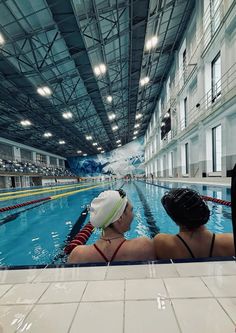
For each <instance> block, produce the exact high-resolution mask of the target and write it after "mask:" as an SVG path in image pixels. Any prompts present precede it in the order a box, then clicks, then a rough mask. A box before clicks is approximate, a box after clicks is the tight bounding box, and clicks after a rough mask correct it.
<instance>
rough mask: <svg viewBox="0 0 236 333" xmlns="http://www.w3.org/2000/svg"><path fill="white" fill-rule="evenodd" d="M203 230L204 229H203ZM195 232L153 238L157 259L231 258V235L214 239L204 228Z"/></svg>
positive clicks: (221, 235)
mask: <svg viewBox="0 0 236 333" xmlns="http://www.w3.org/2000/svg"><path fill="white" fill-rule="evenodd" d="M203 228H204V227H203ZM203 228H200V230H198V231H195V232H190V231H187V232H183V231H182V232H180V233H179V236H180V237H177V235H167V234H159V235H157V236H156V237H155V238H154V247H155V252H156V255H157V257H158V258H159V259H185V258H192V257H194V258H204V257H221V256H233V254H234V242H233V235H232V234H217V235H215V237H214V234H212V233H211V232H210V231H209V230H207V229H206V228H204V229H203Z"/></svg>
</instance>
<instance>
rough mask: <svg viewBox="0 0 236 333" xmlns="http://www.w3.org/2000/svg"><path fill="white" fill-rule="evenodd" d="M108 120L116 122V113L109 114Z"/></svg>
mask: <svg viewBox="0 0 236 333" xmlns="http://www.w3.org/2000/svg"><path fill="white" fill-rule="evenodd" d="M108 118H109V120H114V119H116V115H115V113H111V114H109V115H108Z"/></svg>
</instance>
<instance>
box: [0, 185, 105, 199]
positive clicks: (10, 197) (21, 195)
mask: <svg viewBox="0 0 236 333" xmlns="http://www.w3.org/2000/svg"><path fill="white" fill-rule="evenodd" d="M99 184H103V183H99ZM88 185H90V183H89V184H83V185H77V186H73V187H75V188H78V187H85V186H88ZM100 186H101V185H100ZM70 188H71V187H69V188H67V187H66V188H63V189H61V188H57V189H51V190H43V191H37V192H34V193H32V194H28V193H26V194H18V195H14V196H7V197H5V198H0V201H8V200H14V199H18V198H23V197H30V196H32V195H39V194H41V193H50V192H58V191H65V190H67V189H70Z"/></svg>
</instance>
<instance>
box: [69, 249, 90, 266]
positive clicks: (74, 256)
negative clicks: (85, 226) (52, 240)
mask: <svg viewBox="0 0 236 333" xmlns="http://www.w3.org/2000/svg"><path fill="white" fill-rule="evenodd" d="M90 248H91V246H88V245H78V246H76V247H75V248H74V250H73V251H72V252H71V253H70V255H69V258H68V263H69V264H76V263H79V262H80V263H81V262H85V261H86V260H87V257H88V255H89V253H90Z"/></svg>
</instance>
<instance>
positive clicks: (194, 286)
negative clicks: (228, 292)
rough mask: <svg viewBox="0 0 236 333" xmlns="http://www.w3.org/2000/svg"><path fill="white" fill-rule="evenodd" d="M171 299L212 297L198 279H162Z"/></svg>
mask: <svg viewBox="0 0 236 333" xmlns="http://www.w3.org/2000/svg"><path fill="white" fill-rule="evenodd" d="M164 282H165V285H166V288H167V291H168V293H169V296H170V297H171V298H178V297H181V298H188V297H212V295H211V293H210V292H209V290H208V289H207V287H206V286H205V284H204V283H203V282H202V281H201V279H200V278H198V277H190V278H169V279H164Z"/></svg>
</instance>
